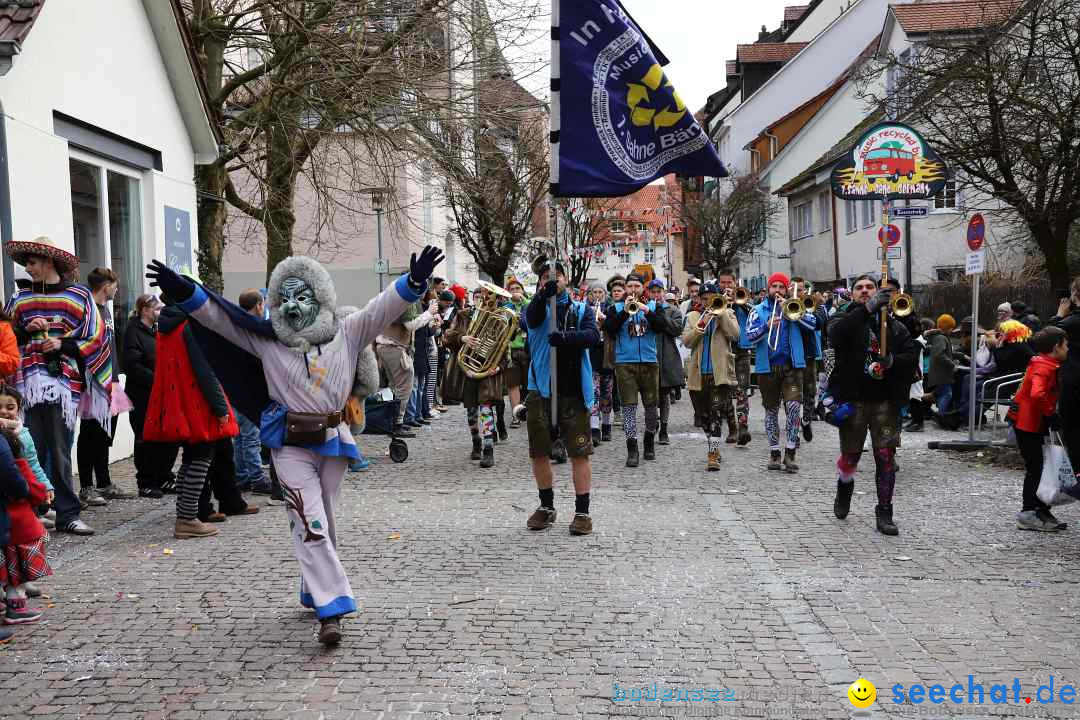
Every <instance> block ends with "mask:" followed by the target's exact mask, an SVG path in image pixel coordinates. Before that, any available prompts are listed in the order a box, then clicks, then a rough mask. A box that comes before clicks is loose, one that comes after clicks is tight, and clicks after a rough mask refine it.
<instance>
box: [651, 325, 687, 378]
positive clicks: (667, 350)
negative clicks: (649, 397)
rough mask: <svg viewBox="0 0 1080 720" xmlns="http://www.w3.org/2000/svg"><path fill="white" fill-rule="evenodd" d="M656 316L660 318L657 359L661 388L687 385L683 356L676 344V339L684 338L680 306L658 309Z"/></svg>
mask: <svg viewBox="0 0 1080 720" xmlns="http://www.w3.org/2000/svg"><path fill="white" fill-rule="evenodd" d="M656 314H657V316H658V317H659V318H660V323H659V328H660V329H659V330H658V331H657V332H656V359H657V361H658V362H659V364H660V387H662V388H677V387H682V386H683V385H685V384H686V376H685V374H684V373H683V361H682V355H680V354H679V348H678V346H677V345H676V344H675V338H677V337H680V336H682V331H683V314H682V312H681V311H680V310H679V306H678V305H668V306H667V307H663V308H661V307H658V308H657V309H656Z"/></svg>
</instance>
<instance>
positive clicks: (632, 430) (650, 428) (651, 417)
mask: <svg viewBox="0 0 1080 720" xmlns="http://www.w3.org/2000/svg"><path fill="white" fill-rule="evenodd" d="M659 424H660V423H659V418H658V413H657V412H656V406H655V405H652V406H650V405H646V406H645V432H646V433H649V434H652V433H654V432H656V428H657V426H658V425H659ZM622 427H623V434H624V435H626V439H627V440H636V439H637V405H623V406H622Z"/></svg>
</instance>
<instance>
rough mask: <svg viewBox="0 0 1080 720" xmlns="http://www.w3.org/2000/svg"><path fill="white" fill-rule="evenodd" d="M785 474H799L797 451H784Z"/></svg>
mask: <svg viewBox="0 0 1080 720" xmlns="http://www.w3.org/2000/svg"><path fill="white" fill-rule="evenodd" d="M784 472H787V473H797V472H799V466H798V465H797V464H796V463H795V451H794V450H785V451H784Z"/></svg>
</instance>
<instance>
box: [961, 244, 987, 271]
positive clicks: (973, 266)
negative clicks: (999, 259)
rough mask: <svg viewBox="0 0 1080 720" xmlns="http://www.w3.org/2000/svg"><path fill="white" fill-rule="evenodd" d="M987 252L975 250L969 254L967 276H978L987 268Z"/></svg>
mask: <svg viewBox="0 0 1080 720" xmlns="http://www.w3.org/2000/svg"><path fill="white" fill-rule="evenodd" d="M985 253H986V251H985V250H975V251H973V252H969V253H968V254H967V262H966V263H965V265H964V274H965V275H978V274H979V273H981V272H983V270H984V268H985V260H986V258H985Z"/></svg>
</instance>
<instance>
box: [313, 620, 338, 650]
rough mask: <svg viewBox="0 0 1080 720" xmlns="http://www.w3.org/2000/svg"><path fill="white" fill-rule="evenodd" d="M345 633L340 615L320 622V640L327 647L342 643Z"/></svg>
mask: <svg viewBox="0 0 1080 720" xmlns="http://www.w3.org/2000/svg"><path fill="white" fill-rule="evenodd" d="M343 635H344V633H343V632H342V631H341V618H340V617H329V618H326V619H325V620H321V621H320V622H319V632H318V634H317V636H318V638H319V642H320V643H322V644H323V645H325V646H326V647H334V646H335V645H337V644H338V643H340V642H341V638H342V636H343Z"/></svg>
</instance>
